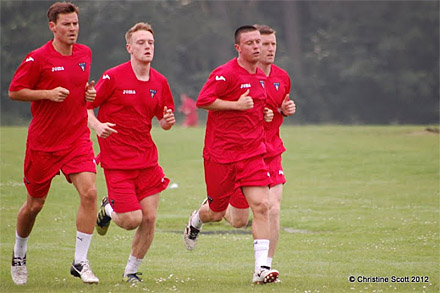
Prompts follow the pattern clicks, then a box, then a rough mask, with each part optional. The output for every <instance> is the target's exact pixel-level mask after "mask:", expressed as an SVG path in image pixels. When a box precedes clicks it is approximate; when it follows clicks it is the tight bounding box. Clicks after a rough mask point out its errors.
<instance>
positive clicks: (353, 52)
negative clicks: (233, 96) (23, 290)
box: [0, 0, 439, 125]
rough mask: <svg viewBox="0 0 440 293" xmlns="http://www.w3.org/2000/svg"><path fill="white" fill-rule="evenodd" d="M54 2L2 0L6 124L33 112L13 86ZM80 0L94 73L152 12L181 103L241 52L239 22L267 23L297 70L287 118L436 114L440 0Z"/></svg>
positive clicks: (280, 60) (389, 120)
mask: <svg viewBox="0 0 440 293" xmlns="http://www.w3.org/2000/svg"><path fill="white" fill-rule="evenodd" d="M52 2H53V1H12V0H11V1H8V0H6V1H5V0H2V1H1V2H0V3H1V77H2V78H1V88H2V90H1V123H2V125H8V124H20V123H25V122H26V121H28V120H29V119H30V117H31V116H30V107H29V103H20V102H13V101H10V100H9V98H8V96H7V90H8V87H9V83H10V81H11V78H12V76H13V74H14V72H15V70H16V68H17V67H18V65H19V64H20V63H21V61H22V60H23V58H24V57H25V55H26V54H27V53H28V52H30V51H31V50H33V49H36V48H38V47H40V46H41V45H43V43H45V42H46V41H47V40H49V39H50V38H51V37H52V35H51V32H50V31H49V29H48V25H47V17H46V12H47V9H48V8H49V6H50V5H51V3H52ZM73 2H74V3H75V4H77V5H78V6H79V7H80V15H79V18H80V37H79V43H83V44H86V45H88V46H89V47H90V48H91V49H92V51H93V64H92V72H91V79H95V80H98V79H99V77H100V75H101V74H102V72H103V71H104V70H106V69H108V68H110V67H113V66H115V65H117V64H120V63H122V62H125V61H127V60H128V58H129V56H128V53H127V52H126V49H125V39H124V34H125V32H126V31H127V30H128V29H129V28H130V27H131V26H132V25H133V24H135V23H136V22H139V21H146V22H149V23H151V24H152V25H153V29H154V31H155V39H156V44H155V60H154V61H153V67H154V68H156V69H157V70H158V71H160V72H161V73H163V74H164V75H165V76H166V77H167V78H168V81H169V83H170V86H171V89H172V91H173V95H174V98H175V103H176V105H177V106H178V105H179V103H180V100H179V96H180V94H182V93H186V94H188V95H189V96H191V97H193V98H197V95H198V93H199V91H200V89H201V87H202V86H203V84H204V82H205V81H206V79H207V78H208V75H209V73H210V72H211V71H212V70H213V69H214V68H215V67H217V66H219V65H221V64H224V63H225V62H227V61H228V60H229V59H231V58H233V57H235V56H236V52H235V50H234V46H233V42H234V41H233V33H234V31H235V29H236V28H237V27H239V26H241V25H243V24H256V23H258V24H267V25H270V26H271V27H273V28H274V29H275V30H276V31H277V42H278V44H277V46H278V52H277V58H276V64H277V65H279V66H281V67H282V68H284V69H285V70H287V72H289V74H290V76H291V78H292V92H291V97H292V98H293V99H294V100H295V102H296V104H297V113H296V114H295V115H294V117H293V118H291V119H288V123H294V124H305V123H341V124H410V123H411V124H432V123H438V122H439V2H438V1H257V0H240V1H194V0H173V1H171V0H163V1H128V0H126V1H122V0H121V1H73ZM203 117H205V113H202V119H203ZM178 118H179V117H178Z"/></svg>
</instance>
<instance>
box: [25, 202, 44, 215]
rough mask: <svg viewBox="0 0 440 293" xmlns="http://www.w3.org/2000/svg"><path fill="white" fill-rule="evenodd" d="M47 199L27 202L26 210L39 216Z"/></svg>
mask: <svg viewBox="0 0 440 293" xmlns="http://www.w3.org/2000/svg"><path fill="white" fill-rule="evenodd" d="M45 201H46V200H45V199H42V198H40V199H37V200H31V201H27V202H26V208H27V210H28V211H29V212H30V213H31V214H34V215H36V214H38V213H39V212H40V211H41V210H42V209H43V206H44V203H45Z"/></svg>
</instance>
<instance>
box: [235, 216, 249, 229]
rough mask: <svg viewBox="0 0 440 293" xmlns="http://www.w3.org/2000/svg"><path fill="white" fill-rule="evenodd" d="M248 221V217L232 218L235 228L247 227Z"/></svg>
mask: <svg viewBox="0 0 440 293" xmlns="http://www.w3.org/2000/svg"><path fill="white" fill-rule="evenodd" d="M247 223H248V219H247V218H246V219H245V218H235V219H233V220H232V222H231V225H232V227H234V228H243V227H246V226H247Z"/></svg>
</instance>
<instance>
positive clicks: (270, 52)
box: [260, 34, 277, 64]
mask: <svg viewBox="0 0 440 293" xmlns="http://www.w3.org/2000/svg"><path fill="white" fill-rule="evenodd" d="M276 52H277V38H276V36H275V34H269V35H261V54H260V62H261V63H263V64H273V63H274V62H275V53H276Z"/></svg>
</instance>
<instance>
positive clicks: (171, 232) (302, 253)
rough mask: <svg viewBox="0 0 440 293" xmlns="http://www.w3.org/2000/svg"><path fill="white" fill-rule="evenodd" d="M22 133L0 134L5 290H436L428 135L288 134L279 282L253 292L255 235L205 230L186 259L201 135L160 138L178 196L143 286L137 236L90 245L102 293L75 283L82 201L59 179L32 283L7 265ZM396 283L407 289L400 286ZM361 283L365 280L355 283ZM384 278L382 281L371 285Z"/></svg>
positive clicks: (342, 130) (33, 250)
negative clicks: (136, 267) (135, 255)
mask: <svg viewBox="0 0 440 293" xmlns="http://www.w3.org/2000/svg"><path fill="white" fill-rule="evenodd" d="M26 131H27V129H26V128H18V127H17V128H12V127H11V128H6V127H3V128H1V182H0V192H1V209H0V211H1V217H0V219H1V223H0V233H1V234H0V235H1V247H0V253H1V255H0V270H1V272H0V278H1V279H0V280H1V281H0V283H1V284H0V291H1V292H168V291H176V292H439V290H440V284H439V281H440V280H439V276H440V273H439V266H440V265H439V263H440V247H439V232H440V231H439V220H440V219H439V216H440V211H439V210H440V206H439V204H440V203H439V136H438V135H436V134H431V133H428V132H426V131H424V127H423V126H387V127H382V126H368V127H367V126H353V127H349V126H297V127H284V128H283V131H282V136H283V139H284V141H285V145H286V147H287V149H288V151H287V152H286V153H285V155H284V157H283V163H284V164H283V165H284V169H285V175H286V177H287V180H288V182H287V184H286V185H285V193H284V198H283V203H282V214H281V226H282V231H281V236H280V241H279V246H278V250H277V253H276V255H275V259H274V263H273V266H274V268H276V269H278V270H279V271H280V273H281V280H282V282H281V283H278V284H270V285H264V286H261V285H260V286H256V285H252V284H251V277H252V271H253V249H252V237H251V235H250V229H239V230H237V229H233V228H231V227H229V226H228V225H226V224H225V223H224V222H222V223H218V224H211V225H209V224H208V225H205V227H204V230H203V233H202V234H201V237H200V240H199V242H198V246H197V248H196V249H195V250H194V251H192V252H189V251H186V249H185V248H184V245H183V237H182V232H183V229H184V228H185V225H186V222H187V220H188V216H189V215H190V213H191V212H192V210H193V209H195V208H196V207H197V206H198V205H199V204H200V202H201V201H202V200H203V198H204V197H205V186H204V177H203V164H202V159H201V152H202V147H203V137H204V129H203V128H196V129H183V128H179V127H176V128H174V129H172V130H171V131H169V132H165V131H159V130H154V132H153V136H154V139H155V141H156V142H157V145H158V148H159V155H160V162H161V165H162V167H163V168H164V170H165V173H166V174H167V176H168V177H169V178H170V179H171V182H172V183H177V184H178V186H179V187H178V188H176V189H168V190H166V191H164V192H163V193H162V197H161V202H160V207H159V212H158V221H157V232H156V237H155V240H154V242H153V245H152V247H151V249H150V251H149V252H148V254H147V256H146V258H145V259H144V262H143V264H142V266H141V268H140V271H141V272H143V278H144V283H141V284H139V285H137V286H135V287H130V286H129V285H127V284H125V283H122V282H121V275H122V272H123V269H124V267H125V264H126V261H127V258H128V254H129V251H130V243H131V239H132V235H133V232H127V231H124V230H122V229H120V228H117V227H116V226H115V225H114V224H112V225H111V226H110V229H109V232H108V234H107V235H106V236H105V237H102V236H99V235H97V234H95V235H94V238H93V241H92V245H91V248H90V251H89V259H90V263H91V266H92V269H93V271H94V272H95V273H96V275H97V276H98V277H99V278H100V284H99V285H97V286H86V285H83V284H82V283H81V281H79V280H78V279H73V278H71V277H70V275H69V266H70V264H71V262H72V258H73V254H74V243H75V242H74V237H75V214H76V209H77V206H78V202H79V200H78V196H77V195H76V192H75V191H74V188H73V186H71V185H69V184H67V183H66V182H65V180H64V178H63V176H57V177H56V178H55V179H54V181H53V185H52V188H51V191H50V193H49V196H48V200H47V202H46V206H45V208H44V209H43V211H42V212H41V214H40V215H39V217H38V219H37V222H36V225H35V227H34V230H33V233H32V234H31V237H30V240H29V250H28V257H27V259H28V270H29V279H28V283H27V284H26V285H25V286H22V287H18V286H15V285H14V284H13V282H12V280H11V277H10V261H11V250H12V248H13V243H14V241H15V221H16V215H17V211H18V209H19V207H20V206H21V204H22V203H23V201H24V199H25V188H24V186H23V184H22V183H21V182H22V172H23V170H22V169H23V157H24V147H25V139H26ZM97 186H98V192H99V197H101V196H102V195H104V194H105V193H106V187H105V183H104V177H103V174H102V170H101V169H100V168H99V173H98V178H97ZM350 276H353V277H354V278H355V282H350V281H349V277H350ZM393 276H396V277H408V278H409V280H408V281H409V282H400V283H399V282H393V281H396V280H395V279H392V278H393ZM414 276H421V277H423V278H422V281H424V282H412V281H419V280H418V279H417V278H416V277H414ZM362 277H366V278H370V280H369V282H368V280H367V281H365V282H359V281H362ZM376 277H377V278H376ZM378 278H382V279H381V280H382V282H373V281H374V280H378ZM385 278H388V282H386V281H384V280H386V279H385ZM402 280H404V279H402ZM425 281H426V282H425Z"/></svg>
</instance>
